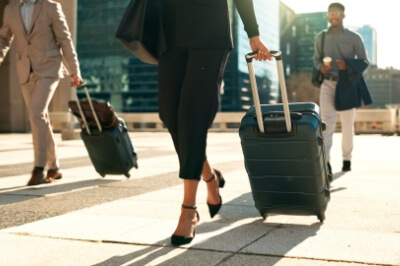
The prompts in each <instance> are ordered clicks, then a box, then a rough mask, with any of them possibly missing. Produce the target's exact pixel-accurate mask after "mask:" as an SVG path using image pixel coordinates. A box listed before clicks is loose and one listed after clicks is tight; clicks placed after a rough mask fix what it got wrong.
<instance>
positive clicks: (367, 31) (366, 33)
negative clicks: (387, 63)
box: [355, 25, 378, 65]
mask: <svg viewBox="0 0 400 266" xmlns="http://www.w3.org/2000/svg"><path fill="white" fill-rule="evenodd" d="M355 31H357V32H358V33H359V34H360V35H361V37H362V38H363V40H364V45H365V49H366V50H367V54H368V61H369V63H370V64H371V65H377V61H378V60H377V59H378V58H377V57H378V55H377V49H378V48H377V34H376V30H375V29H374V28H372V27H371V26H368V25H365V26H363V27H360V28H356V29H355Z"/></svg>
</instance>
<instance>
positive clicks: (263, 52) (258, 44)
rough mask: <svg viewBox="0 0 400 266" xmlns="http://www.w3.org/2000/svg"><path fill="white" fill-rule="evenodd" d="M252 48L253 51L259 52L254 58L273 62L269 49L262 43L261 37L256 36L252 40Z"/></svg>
mask: <svg viewBox="0 0 400 266" xmlns="http://www.w3.org/2000/svg"><path fill="white" fill-rule="evenodd" d="M250 47H251V50H253V51H258V54H257V55H256V56H255V57H254V58H255V59H256V60H262V61H265V60H272V57H271V54H270V52H269V49H268V48H267V46H266V45H265V44H264V43H263V42H262V41H261V39H260V36H254V37H251V38H250Z"/></svg>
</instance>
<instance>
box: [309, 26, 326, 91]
mask: <svg viewBox="0 0 400 266" xmlns="http://www.w3.org/2000/svg"><path fill="white" fill-rule="evenodd" d="M325 34H326V32H325V31H324V32H322V37H321V47H322V54H321V58H324V44H325ZM322 82H324V73H322V72H321V71H320V70H319V69H317V68H315V66H314V67H313V72H312V76H311V83H312V84H313V85H314V86H315V87H317V88H320V87H321V84H322Z"/></svg>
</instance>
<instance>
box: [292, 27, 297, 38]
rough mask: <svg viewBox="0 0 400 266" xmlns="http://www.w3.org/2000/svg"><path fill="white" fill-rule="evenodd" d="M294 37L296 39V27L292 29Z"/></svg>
mask: <svg viewBox="0 0 400 266" xmlns="http://www.w3.org/2000/svg"><path fill="white" fill-rule="evenodd" d="M292 36H293V37H296V26H293V27H292Z"/></svg>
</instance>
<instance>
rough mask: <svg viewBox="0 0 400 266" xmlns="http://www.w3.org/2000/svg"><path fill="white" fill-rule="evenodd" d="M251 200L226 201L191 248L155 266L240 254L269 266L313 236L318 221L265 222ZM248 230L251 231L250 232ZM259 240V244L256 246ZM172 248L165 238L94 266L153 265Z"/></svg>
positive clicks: (203, 261) (217, 259) (217, 262)
mask: <svg viewBox="0 0 400 266" xmlns="http://www.w3.org/2000/svg"><path fill="white" fill-rule="evenodd" d="M251 197H252V196H251V193H245V194H242V195H241V196H239V197H237V198H235V199H233V200H232V201H229V202H226V203H225V204H224V207H223V208H222V209H221V212H220V215H219V216H218V218H219V219H218V220H216V219H214V220H213V221H210V222H206V223H201V224H200V225H199V227H198V228H197V231H196V235H197V238H195V239H194V240H193V243H194V245H192V246H190V247H187V248H186V246H182V247H181V248H180V250H182V249H185V248H186V250H183V252H182V253H180V254H178V255H176V256H173V257H172V258H169V259H167V260H164V261H162V262H161V261H157V265H208V266H209V265H220V264H221V263H224V262H227V261H228V260H229V259H230V258H232V257H233V256H235V255H238V254H239V255H240V253H241V252H242V254H258V255H262V256H263V258H265V260H268V265H273V264H275V263H277V262H278V261H280V260H281V259H282V258H283V257H284V254H286V253H287V252H289V251H290V250H291V249H293V248H294V247H296V246H297V245H299V244H300V243H301V242H303V241H305V240H306V239H308V238H309V237H312V236H315V235H316V233H317V232H318V230H319V229H320V227H321V223H319V222H316V223H314V224H311V225H299V224H280V223H268V219H267V220H264V219H263V218H262V217H261V216H260V215H259V213H258V211H257V210H256V208H255V207H254V205H250V204H249V199H250V200H251V199H252V198H251ZM241 203H242V204H241ZM243 203H245V204H243ZM243 207H245V208H243ZM243 209H244V211H243ZM254 217H260V219H258V220H253V221H251V222H249V223H246V224H241V225H238V226H237V227H234V228H232V229H230V230H229V231H225V232H223V233H221V234H219V235H216V236H213V237H211V238H208V239H206V240H205V241H201V242H198V243H196V240H197V241H199V240H198V239H199V237H198V236H200V235H201V234H204V233H207V232H211V231H217V230H219V229H223V228H224V227H226V226H227V225H231V224H233V223H235V222H237V221H239V220H243V219H248V218H254ZM249 229H251V230H250V231H251V232H250V231H249ZM171 233H172V232H171ZM250 234H251V235H250ZM268 235H271V240H270V241H267V242H268V244H267V245H264V244H263V243H264V242H265V240H263V238H265V237H268ZM240 236H243V237H242V238H241V237H240ZM221 240H222V241H221ZM260 240H261V241H262V242H263V243H257V242H258V241H260ZM231 241H234V242H231ZM239 241H241V242H242V243H240V244H239V245H240V246H239V245H236V246H237V247H236V248H233V246H234V244H235V243H236V242H239ZM113 243H115V242H113ZM128 244H130V243H128ZM132 244H133V243H132ZM227 247H230V248H227ZM175 249H176V248H175V247H173V246H171V244H170V239H169V238H167V239H163V240H161V241H158V242H156V243H152V244H151V246H149V247H146V248H144V249H141V250H139V251H135V252H132V253H129V254H126V255H122V256H113V257H111V258H109V259H107V260H105V261H103V262H100V263H98V264H95V265H97V266H106V265H153V264H154V263H156V261H155V260H157V259H159V260H160V257H161V256H165V255H167V254H169V253H171V252H173V251H174V250H175ZM189 250H190V251H191V254H190V255H189V254H187V252H188V251H189ZM210 263H211V264H210ZM227 265H229V263H227Z"/></svg>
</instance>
